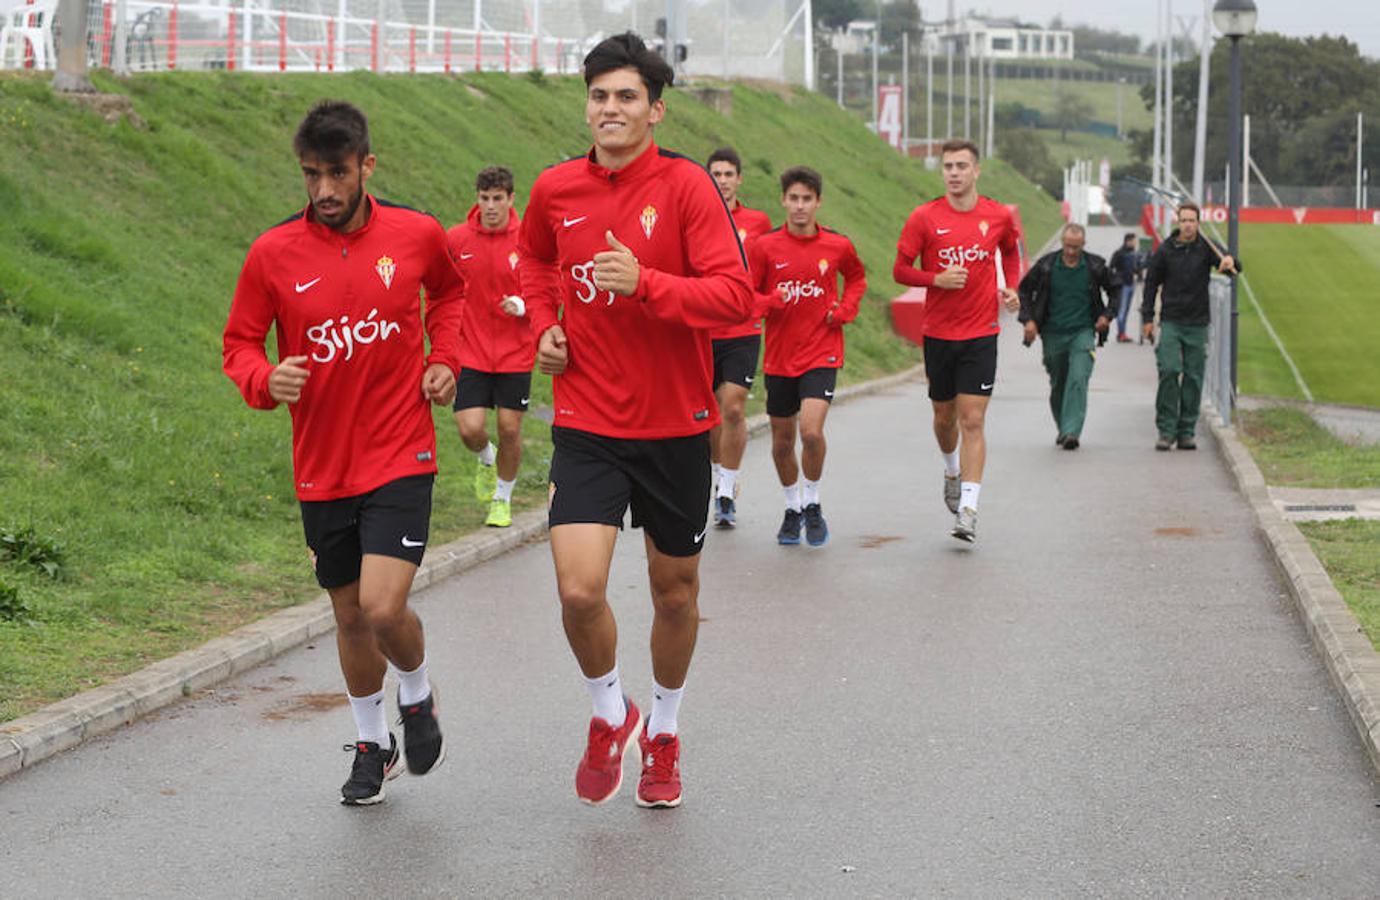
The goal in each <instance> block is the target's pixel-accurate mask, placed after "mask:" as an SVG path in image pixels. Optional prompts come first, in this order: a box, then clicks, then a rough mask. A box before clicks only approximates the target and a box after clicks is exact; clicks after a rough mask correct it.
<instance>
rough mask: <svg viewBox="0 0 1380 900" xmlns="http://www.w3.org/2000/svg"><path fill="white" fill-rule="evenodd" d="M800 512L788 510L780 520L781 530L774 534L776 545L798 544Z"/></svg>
mask: <svg viewBox="0 0 1380 900" xmlns="http://www.w3.org/2000/svg"><path fill="white" fill-rule="evenodd" d="M800 518H801V517H800V510H798V509H788V510H786V516H785V518H783V519H782V520H781V530H780V531H778V532H776V542H777V543H778V544H787V545H795V544H798V543H800Z"/></svg>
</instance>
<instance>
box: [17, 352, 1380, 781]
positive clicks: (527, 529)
mask: <svg viewBox="0 0 1380 900" xmlns="http://www.w3.org/2000/svg"><path fill="white" fill-rule="evenodd" d="M921 371H922V368H921V367H920V366H914V367H912V368H910V369H907V370H905V371H904V372H900V373H898V374H896V375H889V376H886V377H884V378H878V379H875V380H873V381H868V382H864V383H862V384H857V385H850V386H848V387H843V388H840V389H839V390H838V393H837V394H836V395H835V397H834V400H835V402H845V401H848V400H852V399H855V398H858V397H864V396H867V395H868V394H872V393H876V392H877V391H882V390H886V389H887V388H890V387H893V386H895V385H898V384H902V383H904V382H906V381H909V380H911V379H913V378H915V377H917V376H918V375H919V374H920V373H921ZM767 426H768V421H767V417H766V415H765V414H763V415H757V416H753V417H752V418H751V419H749V420H748V429H749V434H757V433H760V432H762V431H764V430H766V428H767ZM545 537H546V510H545V509H533V510H528V511H527V512H524V513H520V514H519V515H517V516H515V517H514V518H513V524H512V526H511V527H509V528H504V529H493V530H489V529H486V530H484V531H478V532H475V533H473V534H468V535H466V536H464V537H462V538H460V539H459V540H456V541H453V542H451V543H449V544H445V545H443V546H441V547H438V548H436V549H434V550H431V551H429V552H428V553H427V556H426V559H425V560H424V561H423V563H422V566H421V568H419V569H418V570H417V575H416V577H415V578H414V579H413V582H412V589H413V590H414V591H419V590H422V589H423V588H426V587H429V586H431V585H433V584H436V583H438V582H440V581H443V580H444V579H446V578H450V577H451V576H453V575H458V574H460V573H461V572H464V571H466V570H468V569H472V568H474V567H475V566H478V565H480V564H481V563H484V562H487V561H488V560H491V559H493V558H494V557H496V556H500V555H502V554H504V553H507V552H508V551H509V550H514V549H516V548H518V547H520V546H522V545H523V544H526V543H529V542H531V541H538V540H544V539H545ZM333 630H335V618H334V616H333V615H332V613H331V601H330V598H329V597H328V596H327V595H326V594H324V593H322V594H321V595H320V596H319V597H317V598H316V599H315V600H312V601H310V602H309V603H304V604H302V605H300V606H294V607H291V608H289V609H284V610H281V611H279V612H276V613H274V614H272V615H270V616H267V617H265V618H263V619H260V620H258V621H257V622H251V623H250V624H248V625H245V626H243V627H241V628H237V629H235V630H234V631H232V632H230V633H229V634H227V635H223V636H222V637H218V638H215V639H213V640H211V641H208V642H206V643H205V644H202V645H201V646H200V647H196V648H194V649H192V650H186V651H183V652H182V653H179V654H177V655H176V656H172V657H169V658H168V659H164V660H160V661H158V662H156V663H153V664H152V665H150V666H146V667H145V668H143V669H140V670H139V671H138V672H134V673H131V674H129V675H126V676H124V677H123V678H120V679H117V680H115V681H112V682H110V683H109V684H104V685H101V686H100V687H97V688H93V689H92V690H89V691H83V692H82V693H80V694H76V695H75V696H72V697H68V698H67V699H65V700H60V701H58V702H57V703H54V704H51V705H49V706H45V707H44V708H43V709H40V710H38V711H37V712H34V713H30V714H29V715H27V716H22V717H20V718H18V719H14V720H12V721H10V722H6V723H4V724H3V725H0V779H3V778H5V777H6V776H9V775H13V774H14V773H15V772H18V771H20V770H21V769H27V768H29V767H30V766H33V765H34V764H36V763H38V762H40V761H42V760H44V759H47V758H48V757H50V756H53V755H54V754H57V753H61V752H62V751H63V750H67V749H69V748H71V747H75V746H77V745H78V744H80V743H81V742H82V741H85V740H87V739H88V738H93V737H96V736H97V735H100V734H104V733H106V732H108V731H113V730H114V729H116V728H119V727H120V726H121V725H127V724H129V723H130V722H133V721H134V720H135V719H138V718H140V717H142V716H146V715H148V714H149V713H151V712H153V711H155V710H157V709H161V708H162V707H164V706H167V705H169V704H171V703H173V702H174V701H176V700H179V699H181V698H182V697H186V696H189V695H191V694H193V693H195V692H196V691H200V690H204V689H205V688H208V687H210V686H211V685H213V684H216V683H218V682H220V681H224V680H225V679H227V678H230V677H231V676H234V675H238V674H240V673H241V672H244V671H247V670H249V669H252V668H254V667H255V666H257V665H259V664H260V663H263V662H266V661H268V660H270V659H273V658H274V657H276V656H280V655H281V654H283V653H286V652H287V651H289V650H291V649H292V648H294V647H296V646H298V645H299V644H304V643H306V642H307V641H309V640H311V639H312V638H315V637H318V636H320V635H323V634H326V633H328V632H330V631H333ZM1377 671H1378V672H1380V668H1378V669H1377Z"/></svg>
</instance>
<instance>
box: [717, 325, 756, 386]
mask: <svg viewBox="0 0 1380 900" xmlns="http://www.w3.org/2000/svg"><path fill="white" fill-rule="evenodd" d="M713 343H714V390H716V391H717V390H718V389H719V385H721V384H723V383H724V382H725V381H727V382H728V383H729V384H736V385H739V386H740V387H745V388H750V387H752V379H753V376H755V375H756V374H757V357H758V356H759V355H760V354H761V352H762V336H761V335H760V334H749V335H745V336H743V337H736V338H727V339H725V340H722V341H714V342H713Z"/></svg>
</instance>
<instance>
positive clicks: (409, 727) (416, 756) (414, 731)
mask: <svg viewBox="0 0 1380 900" xmlns="http://www.w3.org/2000/svg"><path fill="white" fill-rule="evenodd" d="M398 710H399V711H400V712H401V715H400V716H399V717H398V721H399V722H401V723H402V727H403V750H404V751H405V752H406V754H407V771H409V772H411V773H412V774H413V775H425V774H426V773H427V772H430V771H431V770H432V769H434V768H436V767H437V766H439V765H440V764H441V763H442V762H444V761H445V759H446V742H445V739H444V738H443V737H441V722H440V720H439V719H437V717H436V689H435V688H432V689H431V693H430V694H429V695H427V698H426V699H425V700H423V701H422V702H421V703H412V704H409V705H407V706H403V704H402V702H401V701H399V703H398Z"/></svg>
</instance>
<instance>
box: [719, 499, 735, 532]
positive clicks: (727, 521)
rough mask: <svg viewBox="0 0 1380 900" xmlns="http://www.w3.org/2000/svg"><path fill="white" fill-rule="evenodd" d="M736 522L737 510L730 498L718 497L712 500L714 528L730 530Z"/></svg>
mask: <svg viewBox="0 0 1380 900" xmlns="http://www.w3.org/2000/svg"><path fill="white" fill-rule="evenodd" d="M737 522H738V510H737V507H736V505H735V504H734V502H733V498H732V497H718V498H716V499H715V500H714V527H715V528H732V527H733V526H734V525H735V524H737Z"/></svg>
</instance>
